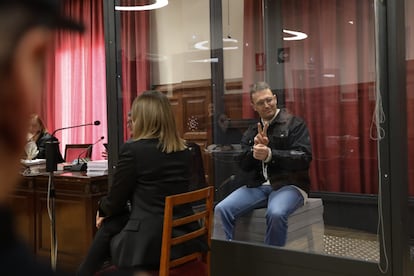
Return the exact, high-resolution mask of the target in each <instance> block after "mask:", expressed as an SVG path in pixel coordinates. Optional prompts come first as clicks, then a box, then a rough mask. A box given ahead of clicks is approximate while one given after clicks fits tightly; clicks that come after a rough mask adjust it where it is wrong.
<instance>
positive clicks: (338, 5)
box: [115, 0, 382, 263]
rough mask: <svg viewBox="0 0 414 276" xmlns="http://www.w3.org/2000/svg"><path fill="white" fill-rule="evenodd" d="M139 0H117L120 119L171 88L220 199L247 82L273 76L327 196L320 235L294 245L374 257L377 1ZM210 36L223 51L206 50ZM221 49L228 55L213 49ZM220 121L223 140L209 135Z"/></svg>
mask: <svg viewBox="0 0 414 276" xmlns="http://www.w3.org/2000/svg"><path fill="white" fill-rule="evenodd" d="M153 2H158V1H153ZM161 2H162V1H161ZM213 2H214V3H216V4H217V3H218V2H221V3H220V4H219V5H215V6H214V9H218V13H217V14H220V16H221V18H212V17H211V14H216V13H214V12H217V10H215V11H213V13H212V11H211V3H213ZM151 3H152V2H151ZM140 5H142V2H141V1H126V0H119V1H116V2H115V15H116V18H117V21H116V33H117V37H119V41H118V42H117V53H118V58H119V61H120V64H119V66H120V70H121V73H120V79H121V81H120V83H121V85H120V86H121V93H120V97H121V98H122V102H123V116H124V121H126V120H127V113H128V111H129V108H130V105H131V102H132V100H133V99H134V97H136V96H137V95H139V94H140V93H142V92H143V91H144V90H148V89H156V90H160V91H162V92H164V93H166V94H167V95H168V97H169V98H170V101H171V104H172V105H173V107H174V111H175V115H176V119H177V122H178V125H179V131H180V134H181V135H182V136H183V137H184V138H185V139H186V140H189V141H193V142H196V143H197V144H199V145H200V146H201V149H202V152H203V162H204V169H205V175H206V177H207V181H208V183H209V184H210V185H214V186H215V187H216V202H219V201H220V200H222V199H223V198H225V197H226V196H227V195H228V194H229V193H230V192H231V191H232V190H234V188H236V187H232V186H231V179H232V176H233V175H234V174H235V173H236V172H237V170H238V167H237V163H236V162H235V160H234V159H235V156H237V154H238V153H239V151H240V139H241V137H242V134H243V132H244V131H245V130H246V129H247V127H248V126H249V125H250V124H254V123H255V122H257V121H258V116H257V114H256V113H255V112H254V110H253V109H252V106H251V102H250V96H249V88H250V86H251V84H252V83H254V82H256V81H266V82H268V83H269V84H270V85H271V87H272V90H273V91H274V93H275V94H276V95H277V98H278V105H279V107H280V108H286V109H288V110H289V111H290V112H291V113H293V114H295V115H297V116H299V117H301V118H303V119H304V121H305V122H306V124H307V127H308V129H309V132H310V136H311V143H312V152H313V161H312V163H311V168H310V177H311V192H310V197H311V198H321V199H322V203H323V217H322V214H319V215H320V217H321V220H318V221H317V222H318V223H317V225H316V226H317V227H316V228H315V235H314V236H315V237H317V238H316V239H315V240H308V239H305V240H303V242H301V244H300V246H299V245H298V246H296V247H295V246H293V247H291V248H290V249H293V250H301V251H305V252H313V253H318V254H326V255H333V256H338V257H341V258H342V257H343V258H352V259H357V260H362V261H367V262H374V263H377V262H379V261H380V245H379V242H378V235H377V223H378V204H377V195H378V191H379V182H378V168H379V160H378V150H379V149H378V140H379V139H381V138H382V130H381V127H380V123H381V101H380V97H379V94H378V90H377V89H376V88H377V87H376V76H377V72H376V66H375V62H376V46H375V39H376V37H375V31H376V30H375V9H374V1H373V0H360V1H348V0H339V1H332V0H278V1H270V0H269V1H265V0H262V1H258V0H244V1H243V0H219V1H212V0H191V1H189V0H170V1H168V5H166V6H163V7H161V8H156V9H151V8H152V7H151V5H149V6H148V5H147V7H145V8H143V9H141V10H139V9H136V8H135V9H136V10H135V11H131V9H132V10H133V9H134V7H141V6H140ZM209 11H210V13H209ZM212 20H214V21H215V22H211V21H212ZM213 23H214V24H220V23H221V26H222V32H218V33H214V32H211V30H210V28H211V27H210V26H211V25H212V24H213ZM218 36H219V37H218ZM213 39H214V41H217V40H218V41H220V43H219V44H218V45H222V47H221V48H220V49H212V48H211V45H215V43H211V41H212V40H213ZM216 50H220V51H222V54H223V60H220V55H218V56H216V55H214V54H212V53H214V51H216ZM217 65H222V68H221V67H220V66H217ZM216 78H218V79H220V78H222V79H223V80H224V83H223V86H222V88H220V87H219V88H217V87H215V85H217V83H220V82H217V80H216ZM213 86H214V87H213ZM215 89H218V90H219V92H220V97H219V98H218V99H217V98H214V97H215V95H213V91H215ZM221 90H222V91H221ZM213 96H214V97H213ZM217 112H220V114H217ZM123 131H124V137H125V140H126V139H127V138H128V137H129V134H128V132H127V128H126V127H124V128H123ZM217 131H220V132H221V134H222V136H220V137H221V138H220V141H217V140H215V139H214V137H216V136H215V132H217ZM309 229H311V230H310V231H313V230H312V229H313V228H309ZM307 231H308V230H304V232H303V233H302V234H298V235H299V236H304V235H306V234H307V233H308V232H307ZM313 242H316V246H310V244H311V243H313ZM258 244H259V243H258ZM314 245H315V244H314Z"/></svg>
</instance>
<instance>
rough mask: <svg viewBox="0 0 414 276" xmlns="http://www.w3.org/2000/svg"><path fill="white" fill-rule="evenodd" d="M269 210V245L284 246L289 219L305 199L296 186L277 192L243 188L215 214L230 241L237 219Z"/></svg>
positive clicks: (226, 199)
mask: <svg viewBox="0 0 414 276" xmlns="http://www.w3.org/2000/svg"><path fill="white" fill-rule="evenodd" d="M266 204H267V210H266V223H267V229H266V237H265V241H264V242H265V243H266V244H269V245H276V246H284V245H285V244H286V238H287V227H288V225H287V222H288V217H289V215H290V214H292V213H293V212H294V211H295V210H296V209H298V208H299V207H300V206H303V196H302V194H301V193H300V192H299V191H298V189H296V188H295V187H294V186H292V185H289V186H283V187H282V188H280V189H279V190H277V191H274V190H273V189H272V187H271V186H270V185H261V186H259V187H255V188H247V187H246V186H242V187H240V188H238V189H237V190H235V191H234V192H232V193H231V194H230V195H228V196H227V197H226V198H225V199H223V200H222V201H221V202H219V203H218V204H217V206H216V207H215V209H214V211H215V212H217V213H218V214H219V215H220V217H221V220H222V224H223V228H224V233H225V235H226V238H227V239H229V240H232V239H233V235H234V224H235V221H236V219H237V218H238V217H240V216H242V215H244V214H246V213H248V212H250V211H252V210H253V209H256V208H264V207H266Z"/></svg>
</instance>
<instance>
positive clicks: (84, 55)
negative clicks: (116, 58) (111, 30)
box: [40, 0, 107, 159]
mask: <svg viewBox="0 0 414 276" xmlns="http://www.w3.org/2000/svg"><path fill="white" fill-rule="evenodd" d="M64 8H65V12H66V13H67V14H68V15H70V16H71V17H74V18H77V19H78V20H80V21H82V22H84V24H85V26H86V32H85V33H84V34H82V35H79V34H77V33H73V32H67V31H58V32H57V33H56V38H55V46H56V47H55V49H54V50H53V51H52V52H51V54H50V59H49V66H48V68H47V74H46V75H47V80H46V87H45V90H46V91H45V94H44V95H43V98H42V99H40V101H41V102H42V104H41V106H42V108H41V111H40V113H41V115H42V117H44V118H45V121H46V122H47V126H48V128H49V131H50V132H52V131H53V130H54V129H57V128H61V127H67V126H73V125H79V124H84V123H90V122H94V121H96V120H99V121H100V122H101V124H100V125H99V126H88V127H81V128H74V129H68V130H63V131H60V132H57V133H56V136H57V138H58V139H59V140H60V142H61V150H62V152H63V150H64V147H65V145H66V144H77V143H93V142H95V141H98V140H99V138H100V137H101V136H105V139H104V141H103V142H105V141H107V140H106V133H107V115H106V113H107V112H106V75H105V44H104V26H103V2H102V1H99V0H94V1H82V0H65V6H64ZM101 151H103V145H102V143H98V144H97V145H95V146H94V148H93V152H92V159H100V158H101V154H100V153H101Z"/></svg>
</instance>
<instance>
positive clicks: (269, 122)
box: [260, 108, 280, 125]
mask: <svg viewBox="0 0 414 276" xmlns="http://www.w3.org/2000/svg"><path fill="white" fill-rule="evenodd" d="M279 112H280V109H279V108H277V109H276V112H275V115H274V116H273V118H272V119H270V121H265V120H263V118H260V121H261V122H262V124H263V125H265V123H268V124H269V125H270V124H271V123H272V122H273V121H274V120H275V119H276V117H277V115H278V114H279Z"/></svg>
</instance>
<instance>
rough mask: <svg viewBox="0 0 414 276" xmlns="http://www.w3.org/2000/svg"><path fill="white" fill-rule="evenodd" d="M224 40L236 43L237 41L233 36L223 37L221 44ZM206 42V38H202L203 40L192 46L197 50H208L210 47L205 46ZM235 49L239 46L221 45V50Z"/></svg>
mask: <svg viewBox="0 0 414 276" xmlns="http://www.w3.org/2000/svg"><path fill="white" fill-rule="evenodd" d="M225 42H227V43H235V44H237V43H238V42H239V41H238V40H237V39H234V38H223V44H224V43H225ZM207 44H208V40H203V41H200V42H197V43H195V44H194V48H196V49H198V50H209V49H210V48H209V47H208V46H207ZM237 49H239V46H225V47H223V50H237Z"/></svg>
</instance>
